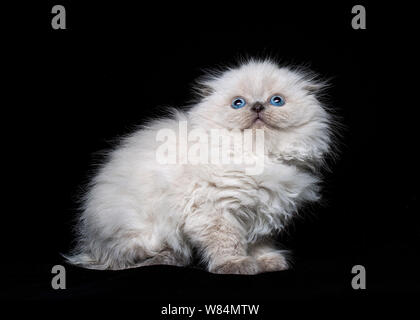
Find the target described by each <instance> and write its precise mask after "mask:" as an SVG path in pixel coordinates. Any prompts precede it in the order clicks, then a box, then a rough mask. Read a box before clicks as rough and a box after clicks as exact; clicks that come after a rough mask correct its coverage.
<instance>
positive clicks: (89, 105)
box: [1, 2, 420, 318]
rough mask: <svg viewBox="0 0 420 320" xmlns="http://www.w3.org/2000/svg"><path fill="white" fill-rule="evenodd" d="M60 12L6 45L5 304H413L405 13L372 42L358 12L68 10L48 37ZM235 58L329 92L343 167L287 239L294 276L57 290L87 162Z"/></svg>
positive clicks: (93, 280) (168, 277) (377, 31)
mask: <svg viewBox="0 0 420 320" xmlns="http://www.w3.org/2000/svg"><path fill="white" fill-rule="evenodd" d="M54 4H59V3H44V4H42V5H32V6H31V7H26V8H25V9H22V11H20V12H21V13H22V16H21V17H30V18H28V19H29V20H26V21H29V22H27V27H26V28H23V30H17V28H16V27H14V28H9V29H8V30H10V32H9V34H8V35H9V36H10V38H9V39H10V40H11V42H10V43H11V45H10V46H7V50H6V51H7V52H6V53H7V57H6V58H5V60H4V62H5V64H6V66H7V67H8V72H7V84H6V85H5V86H4V89H5V94H6V95H7V96H10V97H11V98H12V99H10V100H9V101H8V102H7V104H5V106H8V107H6V108H5V110H4V117H3V124H4V125H3V129H5V133H4V136H3V137H4V144H3V148H4V153H3V154H4V155H5V156H4V157H3V158H4V159H3V160H6V163H7V164H6V166H4V167H3V170H4V171H5V172H4V177H7V182H6V180H5V184H7V186H8V188H7V189H8V191H7V192H6V193H4V205H5V206H4V207H5V208H7V209H5V210H4V212H3V219H4V223H3V224H2V227H3V228H2V229H3V231H2V237H3V238H4V239H3V241H2V276H3V279H4V281H3V286H2V290H1V295H2V297H4V298H5V299H14V300H15V301H21V300H26V301H43V302H44V303H49V302H50V301H51V300H55V301H61V302H63V301H64V302H69V301H71V300H74V299H77V300H78V301H79V303H81V302H80V301H81V300H82V301H85V303H86V301H87V300H86V299H111V300H113V301H115V300H125V299H134V300H135V301H136V306H137V307H140V308H141V310H142V311H141V312H140V313H139V312H138V313H137V314H138V317H140V318H141V314H144V312H146V311H147V312H150V313H151V314H154V315H155V316H156V317H157V316H158V315H159V311H160V306H163V305H165V304H166V303H172V304H176V303H178V304H179V305H199V304H202V303H211V302H223V303H233V302H235V303H260V304H261V306H262V310H263V311H262V312H263V314H262V315H263V316H267V317H268V314H270V313H276V312H277V311H278V309H277V308H278V307H280V306H281V307H282V308H285V307H286V306H297V305H305V304H306V305H307V304H309V303H311V302H312V303H313V302H316V303H319V302H326V303H327V304H328V306H332V305H335V304H337V303H346V302H350V305H351V306H352V308H353V309H354V308H357V306H358V305H360V304H363V305H370V306H371V305H373V304H375V303H377V304H378V305H381V304H382V303H383V302H388V301H392V303H393V304H395V303H396V302H406V303H411V302H412V301H413V299H412V298H414V297H415V296H416V295H418V293H419V282H418V277H417V276H416V270H417V269H418V267H419V255H418V248H417V244H418V240H417V238H418V234H419V231H420V226H419V223H418V220H417V219H415V217H416V215H417V214H418V195H417V192H416V185H415V183H414V179H415V175H416V170H414V169H413V168H414V164H415V162H416V157H415V151H414V149H413V148H414V146H415V144H413V142H411V141H410V140H409V139H410V138H415V133H414V132H415V127H414V120H413V118H412V117H411V116H410V115H409V113H408V110H407V109H410V108H412V107H414V106H411V105H410V104H409V105H407V106H405V105H403V103H402V101H403V95H404V92H401V91H397V90H396V87H397V85H399V84H401V80H400V79H401V78H398V77H396V76H394V75H392V76H391V74H392V73H393V72H394V71H399V70H398V69H399V67H398V65H399V66H401V67H402V68H405V64H407V65H411V62H410V61H409V59H410V58H409V56H408V55H405V58H404V59H401V58H396V55H397V54H401V53H402V51H404V50H403V49H402V45H403V43H404V40H403V39H402V37H401V36H400V35H401V34H400V33H399V32H400V31H398V30H399V29H396V28H395V22H393V20H392V19H393V18H395V17H399V18H404V16H402V15H403V14H404V12H405V11H409V9H407V8H405V7H404V8H402V9H403V10H402V11H401V10H400V11H395V10H394V11H393V12H392V14H390V12H389V10H388V8H387V7H381V6H379V5H376V6H375V5H373V4H367V3H366V2H364V3H362V4H364V5H365V6H366V10H367V29H366V30H353V29H352V28H351V19H352V14H351V8H352V6H353V5H355V4H359V3H351V2H350V3H348V4H340V5H337V4H336V5H331V4H323V5H312V6H309V5H308V4H303V3H296V5H289V6H286V5H285V4H284V3H282V2H279V3H277V4H269V3H268V2H267V3H265V2H253V3H252V2H251V3H249V4H244V3H238V4H236V5H229V6H228V5H227V3H224V4H216V3H205V2H202V3H197V4H196V5H192V4H191V5H181V4H179V3H176V4H172V5H168V4H164V3H156V4H155V5H150V4H147V5H146V4H137V5H133V4H128V3H125V4H123V3H120V2H118V4H117V2H115V3H109V4H104V3H100V2H97V3H91V4H90V5H88V4H86V3H82V4H81V3H78V4H76V3H75V2H61V3H60V4H64V5H65V8H66V11H67V30H53V29H52V28H51V24H50V23H51V18H52V16H53V15H52V14H51V8H52V6H53V5H54ZM400 9H401V8H400ZM12 12H13V11H10V13H12ZM15 26H16V24H15ZM244 56H251V57H255V56H257V57H264V56H271V57H275V58H277V59H279V60H280V61H285V62H292V63H295V64H306V65H309V66H310V68H312V69H313V70H314V71H316V72H318V73H320V74H321V75H323V76H325V77H328V78H330V79H331V83H332V87H331V89H330V90H329V91H328V100H327V103H328V104H329V105H331V106H334V107H335V108H337V110H339V111H338V112H339V114H340V115H341V116H342V122H343V124H344V125H345V127H346V130H345V131H344V133H343V138H342V140H341V143H340V149H341V155H340V158H339V160H338V161H337V162H336V163H334V164H333V166H332V172H331V173H327V174H326V182H325V191H324V199H325V202H326V204H325V206H314V207H313V208H310V210H307V211H308V212H306V211H305V214H304V215H303V216H304V218H303V219H297V220H296V221H295V222H294V224H293V225H292V226H291V227H290V228H289V229H288V230H289V234H288V235H283V236H282V238H281V240H282V242H283V243H284V244H285V246H286V247H288V248H290V249H291V250H292V251H293V253H294V257H295V267H294V269H293V270H290V271H286V272H279V273H270V274H261V275H256V276H229V275H212V274H208V273H206V272H204V271H202V270H199V269H196V268H176V267H163V266H158V267H147V268H141V269H133V270H126V271H118V272H111V271H91V270H83V269H79V268H75V267H72V266H68V265H66V270H67V289H66V290H53V289H52V288H51V285H50V281H51V278H52V274H51V268H52V266H53V265H55V264H64V262H63V260H62V258H61V257H60V255H59V253H60V252H61V253H65V252H68V250H69V249H70V247H71V246H72V234H71V226H72V220H73V219H74V217H75V212H76V207H77V205H76V199H77V196H78V194H79V193H80V192H82V191H83V186H84V184H85V183H86V181H87V179H88V177H89V174H90V173H91V172H92V163H94V162H96V161H97V160H98V158H97V157H95V153H96V152H98V151H101V150H104V149H107V148H109V147H110V146H112V141H113V140H114V139H115V138H118V136H121V135H124V134H126V133H128V132H130V131H132V130H133V129H134V127H135V126H136V125H138V124H141V123H142V122H144V121H145V119H148V118H150V117H153V116H158V115H164V114H165V108H166V107H167V106H183V105H185V104H187V103H188V102H189V101H190V100H191V98H192V97H193V96H192V92H191V83H192V82H193V81H194V79H195V78H197V77H198V76H200V75H202V72H203V69H207V68H211V67H214V66H220V65H225V64H227V65H228V64H229V63H231V62H234V61H235V60H236V59H238V58H240V57H244ZM397 62H398V63H397ZM9 71H10V72H9ZM5 101H6V100H5ZM404 109H405V110H404ZM412 123H413V124H412ZM410 150H411V151H410ZM9 178H10V179H9ZM3 259H4V261H3ZM356 264H361V265H363V266H365V268H366V272H367V289H366V290H357V291H356V290H353V289H352V288H351V279H352V276H353V275H352V274H351V268H352V267H353V266H354V265H356ZM69 303H70V302H69ZM128 309H130V308H128ZM128 309H127V310H128Z"/></svg>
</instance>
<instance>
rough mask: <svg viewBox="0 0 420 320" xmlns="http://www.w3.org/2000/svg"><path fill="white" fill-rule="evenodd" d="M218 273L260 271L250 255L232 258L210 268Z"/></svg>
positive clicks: (252, 272) (251, 272)
mask: <svg viewBox="0 0 420 320" xmlns="http://www.w3.org/2000/svg"><path fill="white" fill-rule="evenodd" d="M210 272H212V273H220V274H257V273H259V272H260V270H259V265H258V263H257V261H256V260H255V259H254V258H252V257H239V258H232V259H230V260H228V261H226V262H224V263H223V264H220V265H218V266H216V267H214V268H212V269H211V270H210Z"/></svg>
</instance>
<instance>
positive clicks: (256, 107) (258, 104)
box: [251, 102, 265, 113]
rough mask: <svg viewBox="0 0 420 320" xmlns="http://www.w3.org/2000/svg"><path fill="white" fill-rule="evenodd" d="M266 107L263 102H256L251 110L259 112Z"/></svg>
mask: <svg viewBox="0 0 420 320" xmlns="http://www.w3.org/2000/svg"><path fill="white" fill-rule="evenodd" d="M264 109H265V107H264V105H263V104H262V103H261V102H255V103H254V104H253V105H252V107H251V110H252V111H254V112H257V113H258V112H261V111H263V110H264Z"/></svg>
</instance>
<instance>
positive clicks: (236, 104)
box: [232, 98, 246, 109]
mask: <svg viewBox="0 0 420 320" xmlns="http://www.w3.org/2000/svg"><path fill="white" fill-rule="evenodd" d="M245 105H246V101H245V99H243V98H235V99H233V101H232V108H233V109H239V108H242V107H244V106H245Z"/></svg>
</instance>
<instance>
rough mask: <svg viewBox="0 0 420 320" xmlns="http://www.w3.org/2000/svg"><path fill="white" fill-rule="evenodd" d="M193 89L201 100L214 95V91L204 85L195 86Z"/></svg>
mask: <svg viewBox="0 0 420 320" xmlns="http://www.w3.org/2000/svg"><path fill="white" fill-rule="evenodd" d="M194 89H195V91H196V92H197V93H198V95H199V96H201V97H202V98H205V97H208V96H210V95H211V94H213V93H214V89H213V88H212V87H210V86H209V85H206V84H205V83H199V84H197V85H196V86H195V88H194Z"/></svg>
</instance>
